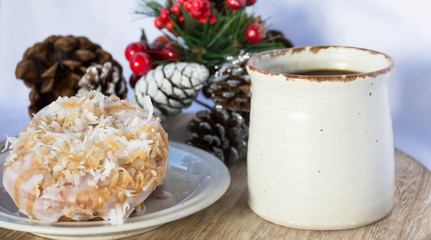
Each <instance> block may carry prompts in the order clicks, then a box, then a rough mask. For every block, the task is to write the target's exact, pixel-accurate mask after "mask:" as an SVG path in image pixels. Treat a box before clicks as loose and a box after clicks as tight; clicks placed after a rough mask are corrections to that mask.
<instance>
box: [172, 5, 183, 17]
mask: <svg viewBox="0 0 431 240" xmlns="http://www.w3.org/2000/svg"><path fill="white" fill-rule="evenodd" d="M172 12H173V13H174V14H180V13H181V6H180V4H178V3H175V4H174V5H172Z"/></svg>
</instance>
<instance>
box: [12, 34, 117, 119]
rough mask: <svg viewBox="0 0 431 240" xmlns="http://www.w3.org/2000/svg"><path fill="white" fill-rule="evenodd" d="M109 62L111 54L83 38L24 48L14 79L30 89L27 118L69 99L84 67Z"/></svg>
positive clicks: (52, 38) (56, 38)
mask: <svg viewBox="0 0 431 240" xmlns="http://www.w3.org/2000/svg"><path fill="white" fill-rule="evenodd" d="M108 61H109V62H112V63H113V64H114V65H115V66H116V67H117V68H118V69H119V73H120V75H122V68H121V66H120V64H118V63H117V62H116V61H114V59H112V56H111V54H109V53H108V52H106V51H104V50H103V49H102V48H101V47H100V46H99V45H98V44H95V43H93V42H91V41H90V40H88V38H86V37H75V36H50V37H48V38H46V39H45V40H44V41H43V42H38V43H35V44H34V45H33V46H32V47H30V48H28V49H27V50H26V51H25V53H24V55H23V58H22V60H21V61H20V62H19V63H18V65H17V67H16V70H15V75H16V77H17V78H18V79H22V80H24V83H25V84H26V85H27V86H28V87H30V88H31V91H30V95H29V97H30V106H29V114H30V116H31V117H33V114H35V113H37V112H38V111H39V110H40V109H42V108H43V107H45V106H46V105H48V104H50V103H51V102H52V101H54V100H56V99H57V98H58V97H60V96H73V95H75V94H76V93H77V91H78V88H79V87H78V82H79V81H80V80H81V78H82V76H83V75H84V74H85V72H86V69H87V67H89V66H91V65H95V64H103V63H105V62H108Z"/></svg>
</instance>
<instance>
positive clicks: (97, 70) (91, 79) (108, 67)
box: [78, 62, 127, 99]
mask: <svg viewBox="0 0 431 240" xmlns="http://www.w3.org/2000/svg"><path fill="white" fill-rule="evenodd" d="M78 86H79V90H78V93H80V94H86V93H88V92H90V91H91V90H97V91H99V92H101V93H103V94H105V95H107V96H110V95H117V96H118V97H119V98H122V99H126V98H127V86H126V81H125V80H124V78H123V76H122V75H121V72H120V69H119V68H118V67H117V66H115V65H112V63H111V62H106V63H104V64H103V65H100V64H99V65H94V66H90V67H88V68H87V70H86V72H85V74H84V76H83V77H82V78H81V80H79V82H78Z"/></svg>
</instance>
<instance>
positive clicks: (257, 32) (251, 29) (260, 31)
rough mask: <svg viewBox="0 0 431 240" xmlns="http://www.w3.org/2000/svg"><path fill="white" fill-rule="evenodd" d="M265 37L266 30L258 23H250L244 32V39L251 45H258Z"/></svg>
mask: <svg viewBox="0 0 431 240" xmlns="http://www.w3.org/2000/svg"><path fill="white" fill-rule="evenodd" d="M265 37H266V29H265V28H264V27H263V26H262V25H261V24H258V23H252V24H250V26H248V27H247V29H246V30H245V38H247V40H248V41H249V42H251V43H258V42H260V41H262V40H263V39H264V38H265Z"/></svg>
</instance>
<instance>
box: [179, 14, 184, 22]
mask: <svg viewBox="0 0 431 240" xmlns="http://www.w3.org/2000/svg"><path fill="white" fill-rule="evenodd" d="M178 20H179V21H180V23H184V21H185V20H184V16H183V15H181V16H179V17H178Z"/></svg>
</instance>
